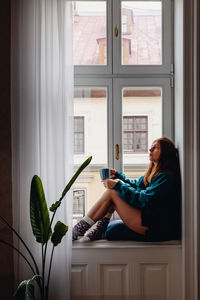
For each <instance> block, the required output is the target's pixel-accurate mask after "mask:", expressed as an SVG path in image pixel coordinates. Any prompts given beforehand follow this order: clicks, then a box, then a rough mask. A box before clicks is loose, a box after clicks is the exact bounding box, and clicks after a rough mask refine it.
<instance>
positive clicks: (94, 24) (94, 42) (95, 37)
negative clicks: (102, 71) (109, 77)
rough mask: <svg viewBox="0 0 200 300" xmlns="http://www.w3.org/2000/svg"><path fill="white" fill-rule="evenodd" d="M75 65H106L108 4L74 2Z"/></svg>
mask: <svg viewBox="0 0 200 300" xmlns="http://www.w3.org/2000/svg"><path fill="white" fill-rule="evenodd" d="M73 8H74V22H73V47H74V50H73V53H74V64H75V65H106V64H107V55H106V53H107V36H106V2H105V1H73Z"/></svg>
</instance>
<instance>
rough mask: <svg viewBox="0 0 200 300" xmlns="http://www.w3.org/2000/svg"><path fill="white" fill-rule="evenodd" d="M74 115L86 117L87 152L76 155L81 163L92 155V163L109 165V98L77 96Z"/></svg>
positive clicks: (76, 158)
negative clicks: (81, 97)
mask: <svg viewBox="0 0 200 300" xmlns="http://www.w3.org/2000/svg"><path fill="white" fill-rule="evenodd" d="M74 115H75V116H84V117H85V153H84V154H81V155H75V157H74V163H75V164H80V163H82V161H83V160H84V159H86V158H87V157H88V156H90V155H92V157H93V158H92V164H105V165H107V100H106V99H105V98H85V99H80V98H76V99H75V100H74Z"/></svg>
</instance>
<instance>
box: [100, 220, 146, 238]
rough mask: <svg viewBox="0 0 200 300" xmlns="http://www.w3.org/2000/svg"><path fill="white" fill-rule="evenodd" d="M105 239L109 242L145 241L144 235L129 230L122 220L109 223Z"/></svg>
mask: <svg viewBox="0 0 200 300" xmlns="http://www.w3.org/2000/svg"><path fill="white" fill-rule="evenodd" d="M105 238H106V239H107V240H109V241H130V240H131V241H143V242H145V241H146V235H143V234H139V233H137V232H135V231H133V230H131V229H130V228H128V227H127V226H126V225H125V224H124V222H123V221H122V220H113V221H111V222H110V223H109V225H108V228H107V230H106V232H105Z"/></svg>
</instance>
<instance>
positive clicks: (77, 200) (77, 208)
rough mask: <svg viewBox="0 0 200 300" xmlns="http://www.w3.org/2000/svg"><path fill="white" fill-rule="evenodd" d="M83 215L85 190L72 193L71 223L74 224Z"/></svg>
mask: <svg viewBox="0 0 200 300" xmlns="http://www.w3.org/2000/svg"><path fill="white" fill-rule="evenodd" d="M84 215H85V190H74V191H73V223H74V224H76V223H77V222H78V221H79V220H80V219H81V218H82V217H83V216H84Z"/></svg>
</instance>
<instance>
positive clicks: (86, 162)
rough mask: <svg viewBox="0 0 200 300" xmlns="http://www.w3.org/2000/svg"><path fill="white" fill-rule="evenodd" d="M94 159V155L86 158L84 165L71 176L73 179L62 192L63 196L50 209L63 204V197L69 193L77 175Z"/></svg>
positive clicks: (52, 209) (53, 209)
mask: <svg viewBox="0 0 200 300" xmlns="http://www.w3.org/2000/svg"><path fill="white" fill-rule="evenodd" d="M91 160H92V156H90V157H88V159H86V160H85V161H84V162H83V163H82V165H81V166H80V167H79V168H78V170H77V171H76V173H75V174H74V175H73V177H72V178H71V180H70V181H69V182H68V184H67V185H66V187H65V189H64V191H63V192H62V196H61V198H60V199H59V201H57V202H56V203H54V204H52V205H51V207H50V211H55V210H56V209H57V208H58V207H59V206H60V204H61V201H62V199H63V198H64V197H65V195H66V194H67V192H68V191H69V189H70V188H71V186H72V184H73V183H74V182H75V180H76V179H77V177H78V176H79V175H80V173H81V172H82V171H83V170H84V169H85V168H86V167H87V166H88V165H89V163H90V162H91Z"/></svg>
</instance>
